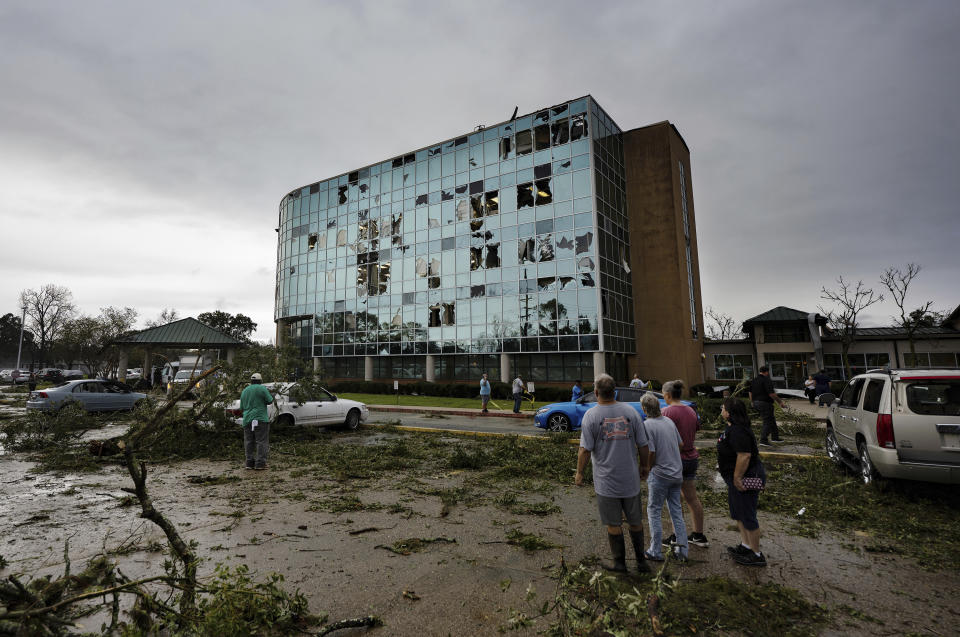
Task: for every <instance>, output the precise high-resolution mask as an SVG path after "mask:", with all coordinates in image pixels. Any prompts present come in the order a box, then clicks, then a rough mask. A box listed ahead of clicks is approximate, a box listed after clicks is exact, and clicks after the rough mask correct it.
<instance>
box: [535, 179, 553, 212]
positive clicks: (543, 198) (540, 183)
mask: <svg viewBox="0 0 960 637" xmlns="http://www.w3.org/2000/svg"><path fill="white" fill-rule="evenodd" d="M552 201H553V193H552V192H551V191H550V180H549V179H538V180H537V205H538V206H540V205H543V204H548V203H551V202H552Z"/></svg>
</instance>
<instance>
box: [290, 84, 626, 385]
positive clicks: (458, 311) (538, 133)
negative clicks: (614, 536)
mask: <svg viewBox="0 0 960 637" xmlns="http://www.w3.org/2000/svg"><path fill="white" fill-rule="evenodd" d="M621 133H622V132H621V130H620V128H619V127H618V126H617V125H616V124H615V123H614V122H613V120H612V119H610V118H609V117H608V116H607V115H606V113H605V112H604V111H603V109H601V108H600V107H599V105H598V104H597V103H596V102H595V101H594V100H593V99H592V98H590V97H589V96H588V97H584V98H580V99H577V100H572V101H570V102H566V103H563V104H559V105H556V106H553V107H550V108H546V109H541V110H538V111H536V112H534V113H530V114H528V115H524V116H521V117H517V118H516V119H513V120H511V121H508V122H504V123H502V124H499V125H496V126H490V127H486V128H484V129H482V130H478V131H474V132H472V133H468V134H465V135H462V136H459V137H455V138H453V139H449V140H446V141H444V142H440V143H437V144H433V145H431V146H428V147H426V148H422V149H420V150H417V151H414V152H410V153H406V154H403V155H400V156H398V157H394V158H391V159H389V160H388V161H385V162H381V163H377V164H373V165H370V166H366V167H364V168H361V169H359V170H356V171H352V172H349V173H344V174H342V175H339V176H337V177H334V178H332V179H328V180H325V181H320V182H317V183H314V184H310V185H308V186H304V187H303V188H300V189H297V190H295V191H293V192H291V193H289V194H288V195H286V196H285V197H284V198H283V200H282V201H281V203H280V208H279V222H280V223H279V230H278V232H279V241H278V248H277V285H276V305H275V320H276V321H278V322H279V325H280V330H281V333H282V335H283V337H287V338H289V339H290V340H291V341H294V340H295V342H296V344H297V345H299V346H300V348H301V351H302V352H303V353H304V355H305V356H310V355H312V356H314V357H319V358H320V360H321V366H322V368H323V369H324V371H325V372H326V373H328V374H329V375H332V376H339V377H344V376H346V377H358V376H360V377H362V376H361V375H362V374H363V370H364V360H363V358H362V357H364V356H373V357H376V358H375V362H374V377H375V378H423V377H424V369H423V368H424V364H425V355H427V354H433V355H435V357H434V361H435V373H436V378H437V379H444V378H464V377H465V375H467V374H469V377H470V378H471V379H472V378H475V377H477V376H478V375H479V373H482V371H487V372H488V373H490V374H491V376H492V377H494V378H498V379H499V376H500V368H499V356H498V355H499V354H500V353H507V354H510V355H511V356H512V357H513V358H512V363H513V365H512V370H513V371H512V373H516V372H517V371H520V372H521V373H522V372H524V371H526V373H527V374H528V375H529V376H530V377H532V378H533V379H534V380H541V381H550V380H557V381H566V380H571V379H576V378H584V379H589V378H591V377H592V376H591V374H592V368H593V353H594V352H598V351H599V352H605V353H607V355H608V357H610V356H613V357H614V358H615V357H617V356H620V355H626V354H632V353H634V352H635V342H634V336H633V333H634V332H633V316H632V312H633V309H632V303H631V298H632V290H631V285H630V268H629V250H630V241H629V236H628V235H627V220H626V203H625V194H624V191H625V181H624V167H623V147H622V139H621ZM608 361H610V359H609V358H608ZM609 367H610V362H608V368H609ZM502 380H506V379H502Z"/></svg>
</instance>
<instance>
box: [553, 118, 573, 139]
mask: <svg viewBox="0 0 960 637" xmlns="http://www.w3.org/2000/svg"><path fill="white" fill-rule="evenodd" d="M551 129H552V132H553V145H554V146H559V145H560V144H566V143H567V142H569V141H570V123H569V121H568V120H567V118H566V117H564V118H563V119H558V120H557V121H555V122H554V123H553V126H551Z"/></svg>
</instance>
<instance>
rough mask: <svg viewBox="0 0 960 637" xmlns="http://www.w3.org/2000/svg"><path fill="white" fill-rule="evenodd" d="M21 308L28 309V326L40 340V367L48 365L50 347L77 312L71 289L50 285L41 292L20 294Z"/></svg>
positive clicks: (28, 291)
mask: <svg viewBox="0 0 960 637" xmlns="http://www.w3.org/2000/svg"><path fill="white" fill-rule="evenodd" d="M20 306H21V307H26V308H27V318H28V319H29V320H28V321H27V325H29V326H30V329H31V330H33V333H34V334H35V335H37V336H38V337H39V338H40V344H39V354H40V365H41V366H43V365H46V362H47V353H48V350H49V348H50V345H51V344H52V343H53V342H54V341H56V340H57V338H58V337H59V336H60V333H61V332H62V331H63V327H64V325H66V324H67V321H69V320H70V319H72V318H73V317H74V315H75V314H76V312H77V309H76V306H75V305H74V304H73V294H72V293H71V292H70V290H69V289H67V288H65V287H63V286H61V285H54V284H52V283H48V284H46V285H45V286H43V287H42V288H40V289H39V290H23V291H22V292H20Z"/></svg>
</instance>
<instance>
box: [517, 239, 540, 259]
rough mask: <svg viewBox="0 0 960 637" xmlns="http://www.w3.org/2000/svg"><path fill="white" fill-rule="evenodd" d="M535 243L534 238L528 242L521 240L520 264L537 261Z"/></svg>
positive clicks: (527, 240)
mask: <svg viewBox="0 0 960 637" xmlns="http://www.w3.org/2000/svg"><path fill="white" fill-rule="evenodd" d="M533 250H534V241H533V238H532V237H531V238H529V239H526V240H521V241H520V245H519V251H518V256H519V258H520V263H526V262H528V261H529V262H533V261H536V258H535V257H534V256H533V255H534V252H533Z"/></svg>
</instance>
